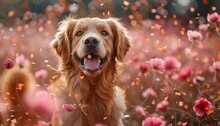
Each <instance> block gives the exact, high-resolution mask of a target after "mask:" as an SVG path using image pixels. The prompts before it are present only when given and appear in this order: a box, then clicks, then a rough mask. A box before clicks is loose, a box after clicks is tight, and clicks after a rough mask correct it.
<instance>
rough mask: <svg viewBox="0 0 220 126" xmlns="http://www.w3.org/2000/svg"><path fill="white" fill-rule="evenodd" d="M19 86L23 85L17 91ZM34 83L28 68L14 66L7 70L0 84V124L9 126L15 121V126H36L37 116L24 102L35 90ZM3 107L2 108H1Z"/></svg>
mask: <svg viewBox="0 0 220 126" xmlns="http://www.w3.org/2000/svg"><path fill="white" fill-rule="evenodd" d="M19 84H23V87H22V89H19V86H18V85H19ZM35 84H36V81H35V78H34V76H33V75H32V73H31V71H30V68H21V67H19V66H15V67H14V68H13V69H10V70H7V71H6V73H5V76H4V79H3V80H2V84H1V88H0V89H1V90H0V91H1V97H2V100H3V101H1V103H2V102H4V104H1V110H2V109H3V110H4V111H1V124H3V126H9V125H11V123H12V120H14V119H15V120H16V126H30V125H36V123H37V120H38V119H37V115H36V114H35V113H34V112H33V111H31V110H30V108H28V107H27V105H26V103H25V102H24V98H25V97H26V96H31V95H30V94H31V93H32V92H33V91H34V90H35V89H36V86H35ZM3 106H4V108H2V107H3Z"/></svg>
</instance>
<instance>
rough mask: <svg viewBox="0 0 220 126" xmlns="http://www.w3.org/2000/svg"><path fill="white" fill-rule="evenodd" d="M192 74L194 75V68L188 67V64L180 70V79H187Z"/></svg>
mask: <svg viewBox="0 0 220 126" xmlns="http://www.w3.org/2000/svg"><path fill="white" fill-rule="evenodd" d="M191 75H193V70H192V68H190V67H188V66H184V67H183V68H182V69H181V70H180V72H179V79H180V80H186V79H187V78H188V77H190V76H191Z"/></svg>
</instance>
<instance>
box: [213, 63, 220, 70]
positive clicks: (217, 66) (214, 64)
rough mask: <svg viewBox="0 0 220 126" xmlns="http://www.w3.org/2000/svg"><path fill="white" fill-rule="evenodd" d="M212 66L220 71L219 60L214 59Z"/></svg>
mask: <svg viewBox="0 0 220 126" xmlns="http://www.w3.org/2000/svg"><path fill="white" fill-rule="evenodd" d="M213 67H214V69H215V71H216V72H220V61H215V62H214V63H213Z"/></svg>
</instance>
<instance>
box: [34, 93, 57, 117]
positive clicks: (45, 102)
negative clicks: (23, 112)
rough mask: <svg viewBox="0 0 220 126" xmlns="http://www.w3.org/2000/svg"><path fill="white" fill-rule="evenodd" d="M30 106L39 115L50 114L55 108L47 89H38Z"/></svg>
mask: <svg viewBox="0 0 220 126" xmlns="http://www.w3.org/2000/svg"><path fill="white" fill-rule="evenodd" d="M33 100H34V101H33V102H32V104H31V105H32V106H31V107H33V109H34V110H35V111H36V112H37V113H38V114H40V115H51V114H52V113H53V112H54V110H55V105H54V100H53V98H52V96H51V95H50V94H49V93H48V92H47V91H38V92H36V93H35V94H34V97H33Z"/></svg>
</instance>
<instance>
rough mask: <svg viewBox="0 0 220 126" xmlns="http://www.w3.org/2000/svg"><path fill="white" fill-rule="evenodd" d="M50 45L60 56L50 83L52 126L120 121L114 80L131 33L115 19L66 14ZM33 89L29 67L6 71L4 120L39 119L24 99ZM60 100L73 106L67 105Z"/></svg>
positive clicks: (21, 124)
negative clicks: (58, 73)
mask: <svg viewBox="0 0 220 126" xmlns="http://www.w3.org/2000/svg"><path fill="white" fill-rule="evenodd" d="M51 47H52V48H53V50H54V51H55V52H56V54H57V55H58V56H59V57H60V60H59V61H60V63H59V70H60V71H61V73H62V74H63V76H62V77H61V78H60V79H58V80H57V81H55V83H54V84H52V86H51V88H50V91H51V92H52V94H53V96H54V103H55V106H56V111H54V113H53V117H52V126H94V125H96V124H102V125H106V126H123V122H122V118H123V113H124V112H125V109H126V106H125V100H124V93H123V90H122V89H120V88H119V87H118V86H116V83H117V77H118V75H119V73H120V71H121V70H119V69H120V68H121V66H122V60H123V58H124V57H125V55H126V53H127V51H128V50H129V48H130V39H129V37H128V34H127V30H126V29H125V27H124V26H123V25H122V24H121V23H120V22H119V21H118V19H115V18H108V19H100V18H81V19H73V18H67V19H65V20H63V21H61V23H60V24H59V28H58V32H57V33H56V35H55V38H54V40H53V41H52V42H51ZM19 84H23V85H22V86H23V87H22V89H19ZM34 90H36V81H35V78H34V76H33V75H32V73H31V71H30V70H29V68H21V67H18V66H16V67H14V68H13V69H11V70H9V71H7V73H6V75H5V77H4V79H3V81H2V84H1V92H0V93H1V97H2V98H3V99H4V100H5V101H4V102H5V103H6V104H7V105H6V111H5V112H2V113H1V123H2V124H4V126H8V125H11V123H13V122H15V124H16V125H17V126H34V125H36V124H37V121H38V116H37V115H35V113H34V112H33V111H32V110H30V108H28V107H27V105H26V103H25V102H24V98H25V97H26V96H29V95H30V94H31V93H30V92H34ZM29 97H30V96H29ZM64 104H66V105H69V106H72V107H74V108H75V110H73V111H68V109H65V107H64ZM0 107H1V106H0ZM13 119H16V121H15V120H14V121H13Z"/></svg>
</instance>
